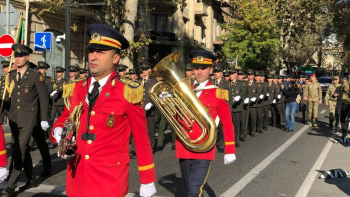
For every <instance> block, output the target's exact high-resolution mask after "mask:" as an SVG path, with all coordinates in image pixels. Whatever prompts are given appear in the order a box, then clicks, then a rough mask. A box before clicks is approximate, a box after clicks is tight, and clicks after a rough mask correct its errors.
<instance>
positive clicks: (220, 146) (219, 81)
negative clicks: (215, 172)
mask: <svg viewBox="0 0 350 197" xmlns="http://www.w3.org/2000/svg"><path fill="white" fill-rule="evenodd" d="M214 72H223V68H222V67H221V66H215V67H214ZM213 85H216V86H217V87H219V88H221V89H224V90H228V89H229V84H228V83H227V82H226V81H225V80H224V78H223V77H222V78H221V79H215V80H214V81H213ZM217 130H218V133H217V147H218V149H219V152H221V153H223V152H224V147H225V142H224V135H223V128H222V124H221V122H220V123H219V125H218V128H217Z"/></svg>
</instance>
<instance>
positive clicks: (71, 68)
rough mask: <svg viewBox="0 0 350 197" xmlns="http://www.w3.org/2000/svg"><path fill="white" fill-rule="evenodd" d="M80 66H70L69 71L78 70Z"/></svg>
mask: <svg viewBox="0 0 350 197" xmlns="http://www.w3.org/2000/svg"><path fill="white" fill-rule="evenodd" d="M78 71H79V68H78V67H77V66H69V72H78Z"/></svg>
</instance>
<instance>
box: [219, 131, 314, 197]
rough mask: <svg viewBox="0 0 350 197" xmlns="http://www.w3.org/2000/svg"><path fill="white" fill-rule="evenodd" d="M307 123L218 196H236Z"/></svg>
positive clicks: (293, 139)
mask: <svg viewBox="0 0 350 197" xmlns="http://www.w3.org/2000/svg"><path fill="white" fill-rule="evenodd" d="M309 128H310V127H309V125H305V126H304V127H302V128H301V129H300V130H299V131H298V132H297V133H295V134H294V135H293V136H292V137H291V138H289V139H288V140H287V141H286V142H285V143H284V144H282V145H281V146H280V147H279V148H277V149H276V150H275V151H274V152H273V153H271V155H269V156H268V157H266V158H265V159H264V160H263V161H262V162H260V163H259V164H258V165H257V166H255V168H253V169H252V170H251V171H250V172H248V173H247V174H246V175H245V176H244V177H242V178H241V179H240V180H239V181H238V182H237V183H236V184H234V185H233V186H232V187H231V188H229V189H228V190H227V191H226V192H225V193H223V194H222V195H221V196H220V197H232V196H236V195H237V194H238V193H239V192H240V191H242V190H243V188H244V187H245V186H247V185H248V184H249V183H250V182H251V181H252V180H253V179H254V178H255V177H256V176H258V175H259V174H260V172H261V171H263V170H264V169H265V168H266V167H267V166H268V165H269V164H270V163H272V162H273V161H274V160H275V159H276V158H277V157H278V156H279V155H281V154H282V153H283V152H284V151H285V150H286V149H287V148H288V147H289V146H290V145H291V144H293V142H294V141H295V140H296V139H297V138H298V137H299V136H300V135H301V134H303V133H304V132H305V131H306V130H307V129H309Z"/></svg>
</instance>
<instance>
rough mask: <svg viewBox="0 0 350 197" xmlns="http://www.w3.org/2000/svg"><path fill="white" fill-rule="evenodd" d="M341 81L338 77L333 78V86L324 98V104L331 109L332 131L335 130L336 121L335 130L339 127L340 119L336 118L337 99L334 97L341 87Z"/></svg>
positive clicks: (330, 123)
mask: <svg viewBox="0 0 350 197" xmlns="http://www.w3.org/2000/svg"><path fill="white" fill-rule="evenodd" d="M339 81H340V80H339V77H338V76H334V77H333V84H331V85H330V86H329V87H328V90H327V92H326V96H325V98H324V102H325V104H326V106H327V107H329V128H330V129H333V122H334V119H336V120H335V128H337V127H338V125H339V117H336V118H335V107H336V105H337V97H336V96H334V95H333V94H334V92H335V90H336V89H337V88H338V87H339V86H340V84H339Z"/></svg>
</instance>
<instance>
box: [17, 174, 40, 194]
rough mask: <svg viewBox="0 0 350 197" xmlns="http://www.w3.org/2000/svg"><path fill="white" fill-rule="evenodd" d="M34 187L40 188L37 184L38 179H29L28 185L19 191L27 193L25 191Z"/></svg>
mask: <svg viewBox="0 0 350 197" xmlns="http://www.w3.org/2000/svg"><path fill="white" fill-rule="evenodd" d="M33 177H34V176H33ZM33 187H38V183H37V182H36V178H32V179H28V180H27V182H26V184H24V185H23V186H21V187H19V188H18V189H19V191H25V190H27V189H30V188H33Z"/></svg>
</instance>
